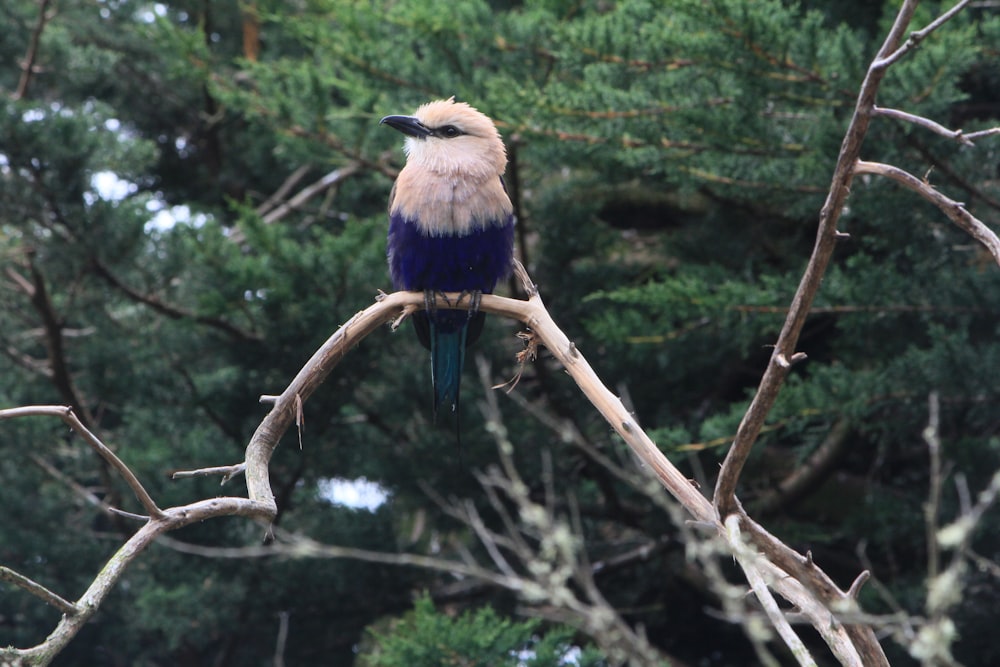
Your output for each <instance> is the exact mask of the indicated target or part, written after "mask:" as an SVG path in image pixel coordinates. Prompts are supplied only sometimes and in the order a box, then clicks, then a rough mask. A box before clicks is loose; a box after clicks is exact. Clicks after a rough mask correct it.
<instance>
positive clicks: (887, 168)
mask: <svg viewBox="0 0 1000 667" xmlns="http://www.w3.org/2000/svg"><path fill="white" fill-rule="evenodd" d="M855 171H856V172H857V173H859V174H877V175H879V176H885V177H886V178H889V179H892V180H893V181H895V182H896V183H899V184H900V185H902V186H903V187H904V188H907V189H908V190H912V191H913V192H916V193H917V194H918V195H920V196H921V197H923V198H924V199H926V200H927V201H929V202H930V203H932V204H934V205H935V206H937V207H938V208H939V209H941V212H942V213H944V214H945V215H946V216H948V219H949V220H951V221H952V222H954V223H955V224H956V225H958V226H959V228H961V229H962V231H964V232H965V233H967V234H968V235H969V236H971V237H972V238H974V239H976V240H977V241H979V242H980V243H982V244H983V245H984V246H985V247H986V250H988V251H989V253H990V254H991V255H992V256H993V260H994V261H995V262H996V263H997V264H998V265H1000V238H997V235H996V233H994V231H993V230H992V229H990V228H989V227H987V226H986V225H985V224H984V223H983V222H982V221H981V220H979V219H978V218H977V217H976V216H974V215H972V214H971V213H969V211H968V210H966V208H965V204H963V203H962V202H957V201H955V200H954V199H951V198H950V197H947V196H945V195H943V194H941V193H940V192H938V191H937V190H936V189H935V188H934V187H933V186H932V185H930V184H929V183H927V182H926V181H922V180H920V179H919V178H917V177H916V176H914V175H913V174H911V173H909V172H907V171H904V170H902V169H900V168H899V167H894V166H892V165H890V164H882V163H881V162H865V161H863V160H858V161H857V163H856V164H855Z"/></svg>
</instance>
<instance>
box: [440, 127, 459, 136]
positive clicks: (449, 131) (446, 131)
mask: <svg viewBox="0 0 1000 667" xmlns="http://www.w3.org/2000/svg"><path fill="white" fill-rule="evenodd" d="M460 134H462V131H461V130H460V129H458V128H457V127H455V126H454V125H445V126H444V127H442V128H441V129H439V130H438V135H440V136H442V137H444V138H445V139H453V138H454V137H457V136H458V135H460Z"/></svg>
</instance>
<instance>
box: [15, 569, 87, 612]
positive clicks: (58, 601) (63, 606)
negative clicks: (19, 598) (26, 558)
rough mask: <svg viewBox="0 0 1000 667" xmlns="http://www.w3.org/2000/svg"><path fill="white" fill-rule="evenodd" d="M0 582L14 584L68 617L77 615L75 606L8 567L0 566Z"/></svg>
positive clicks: (77, 610)
mask: <svg viewBox="0 0 1000 667" xmlns="http://www.w3.org/2000/svg"><path fill="white" fill-rule="evenodd" d="M0 581H6V582H8V583H11V584H14V585H15V586H17V587H18V588H22V589H24V590H26V591H28V592H29V593H31V594H32V595H34V596H35V597H37V598H40V599H41V600H43V601H44V602H45V603H46V604H50V605H52V606H53V607H55V608H56V609H58V610H59V611H61V612H62V613H64V614H68V615H71V616H72V615H75V614H77V613H79V611H80V610H79V609H77V607H76V605H75V604H73V603H72V602H70V601H69V600H66V599H64V598H62V597H60V596H59V595H57V594H55V593H53V592H52V591H50V590H49V589H47V588H46V587H45V586H42V585H41V584H39V583H37V582H35V581H32V580H31V579H29V578H27V577H26V576H24V575H23V574H18V573H17V572H15V571H14V570H12V569H10V568H9V567H4V566H3V565H0Z"/></svg>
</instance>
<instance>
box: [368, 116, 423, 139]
mask: <svg viewBox="0 0 1000 667" xmlns="http://www.w3.org/2000/svg"><path fill="white" fill-rule="evenodd" d="M378 124H379V125H383V124H384V125H388V126H389V127H393V128H396V129H397V130H399V131H400V132H402V133H403V134H405V135H407V136H410V137H416V138H417V139H426V138H427V137H429V136H430V134H431V131H430V130H428V129H427V126H426V125H424V124H423V123H421V122H420V120H418V119H417V118H416V117H415V116H386V117H385V118H383V119H382V120H380V121H379V122H378Z"/></svg>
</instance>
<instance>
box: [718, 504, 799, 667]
mask: <svg viewBox="0 0 1000 667" xmlns="http://www.w3.org/2000/svg"><path fill="white" fill-rule="evenodd" d="M724 535H725V536H726V543H727V544H728V545H729V548H730V549H731V550H732V552H733V556H734V557H735V558H736V560H737V562H738V563H739V564H740V567H741V568H742V569H743V573H744V574H746V576H747V581H749V582H750V587H751V588H752V589H753V592H754V595H756V596H757V600H758V601H759V602H760V604H761V606H762V607H763V608H764V613H765V614H767V617H768V619H769V620H770V621H771V625H773V626H774V628H775V629H776V630H777V631H778V634H779V635H781V638H782V639H783V640H784V641H785V645H786V646H788V648H789V649H791V651H792V655H794V656H795V659H796V660H798V662H799V664H800V665H803V666H804V667H816V661H815V660H814V659H813V657H812V655H811V654H810V653H809V649H807V648H806V645H805V644H804V643H802V639H801V638H800V637H799V636H798V635H797V634H795V631H794V630H792V626H791V625H790V624H789V623H788V620H787V619H786V618H785V615H784V612H782V611H781V608H780V607H778V603H777V601H776V600H775V599H774V596H773V595H771V591H770V590H769V589H768V584H767V582H766V581H765V580H764V577H763V576H762V575H761V571H760V567H759V565H758V562H757V561H758V560H760V559H762V558H763V557H762V556H761V555H760V554H759V553H758V552H756V551H755V550H753V549H752V548H751V547H749V546H748V545H747V544H746V543H744V542H743V537H742V535H741V534H740V519H739V517H738V516H736V515H730V516H728V517H726V530H725V533H724Z"/></svg>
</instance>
